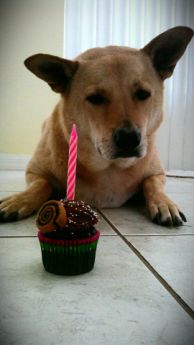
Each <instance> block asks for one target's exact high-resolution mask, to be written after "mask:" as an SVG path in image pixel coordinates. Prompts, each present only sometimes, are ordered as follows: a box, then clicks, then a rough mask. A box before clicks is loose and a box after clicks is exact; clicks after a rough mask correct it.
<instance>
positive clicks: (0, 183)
mask: <svg viewBox="0 0 194 345" xmlns="http://www.w3.org/2000/svg"><path fill="white" fill-rule="evenodd" d="M25 186H26V183H25V172H24V171H23V170H14V171H11V170H8V171H5V170H2V171H1V170H0V191H2V192H3V191H8V192H9V191H11V192H15V191H16V192H17V191H22V190H24V189H25Z"/></svg>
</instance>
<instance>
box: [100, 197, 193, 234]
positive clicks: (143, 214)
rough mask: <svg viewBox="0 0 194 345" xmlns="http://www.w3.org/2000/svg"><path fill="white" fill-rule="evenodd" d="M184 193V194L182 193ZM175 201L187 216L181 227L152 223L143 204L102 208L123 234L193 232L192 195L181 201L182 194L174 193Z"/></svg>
mask: <svg viewBox="0 0 194 345" xmlns="http://www.w3.org/2000/svg"><path fill="white" fill-rule="evenodd" d="M184 195H185V194H184ZM173 199H174V201H175V202H177V203H179V204H181V205H182V209H183V210H184V213H185V215H186V217H187V223H184V225H183V226H181V227H172V228H168V227H164V226H160V225H157V224H155V223H153V222H152V221H151V220H150V218H149V216H148V213H147V210H146V207H145V206H143V205H138V204H135V205H132V204H128V205H125V206H122V207H121V208H118V209H104V210H102V213H103V214H104V215H105V217H106V218H107V219H108V220H110V221H111V223H113V225H114V226H115V227H116V228H118V229H119V231H120V232H121V233H122V234H123V235H139V236H141V235H169V234H174V235H180V234H183V235H185V234H194V212H193V205H194V203H193V197H192V196H190V195H188V196H187V199H185V200H184V201H183V196H181V197H180V196H179V195H178V194H176V195H175V197H174V198H173Z"/></svg>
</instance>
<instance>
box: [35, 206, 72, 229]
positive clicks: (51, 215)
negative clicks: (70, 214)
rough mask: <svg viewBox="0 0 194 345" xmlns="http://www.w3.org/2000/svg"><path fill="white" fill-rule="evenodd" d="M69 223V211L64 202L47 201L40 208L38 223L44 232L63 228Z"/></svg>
mask: <svg viewBox="0 0 194 345" xmlns="http://www.w3.org/2000/svg"><path fill="white" fill-rule="evenodd" d="M66 223H67V213H66V211H65V208H64V205H63V203H62V202H60V201H57V200H50V201H47V202H46V203H45V204H44V205H43V206H42V207H41V208H40V210H39V213H38V217H37V221H36V225H37V227H38V229H39V230H40V231H41V232H43V233H48V232H51V231H55V230H57V228H62V227H64V226H65V225H66Z"/></svg>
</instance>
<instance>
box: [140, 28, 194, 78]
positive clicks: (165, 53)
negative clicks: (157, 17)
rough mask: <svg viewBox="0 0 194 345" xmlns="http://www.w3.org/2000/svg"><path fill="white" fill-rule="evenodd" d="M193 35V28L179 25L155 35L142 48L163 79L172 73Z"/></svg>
mask: <svg viewBox="0 0 194 345" xmlns="http://www.w3.org/2000/svg"><path fill="white" fill-rule="evenodd" d="M192 36H193V30H192V29H191V28H188V27H186V26H177V27H174V28H172V29H170V30H167V31H165V32H163V33H162V34H160V35H159V36H157V37H155V38H154V39H153V40H152V41H151V42H150V43H148V44H147V45H146V46H145V47H144V48H143V49H142V50H143V51H144V52H146V53H147V54H148V55H149V56H150V58H151V60H152V62H153V65H154V67H155V69H156V70H157V72H158V73H159V75H160V76H161V78H162V79H163V80H164V79H166V78H169V77H170V76H171V75H172V73H173V70H174V68H175V66H176V63H177V61H178V60H179V59H180V58H181V56H182V55H183V54H184V51H185V49H186V47H187V45H188V43H189V42H190V40H191V38H192Z"/></svg>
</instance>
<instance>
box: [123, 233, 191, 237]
mask: <svg viewBox="0 0 194 345" xmlns="http://www.w3.org/2000/svg"><path fill="white" fill-rule="evenodd" d="M122 235H123V236H127V237H133V236H135V237H138V236H139V237H149V236H151V237H183V236H194V233H193V234H122Z"/></svg>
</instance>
